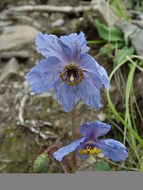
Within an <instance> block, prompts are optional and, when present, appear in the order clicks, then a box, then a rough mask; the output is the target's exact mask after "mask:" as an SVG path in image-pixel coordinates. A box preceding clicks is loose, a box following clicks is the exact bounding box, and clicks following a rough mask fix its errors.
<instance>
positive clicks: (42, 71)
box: [26, 57, 60, 93]
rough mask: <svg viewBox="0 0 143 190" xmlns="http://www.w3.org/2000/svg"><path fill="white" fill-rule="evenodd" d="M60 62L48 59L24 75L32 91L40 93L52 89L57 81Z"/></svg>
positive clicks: (52, 58)
mask: <svg viewBox="0 0 143 190" xmlns="http://www.w3.org/2000/svg"><path fill="white" fill-rule="evenodd" d="M59 65H60V60H59V59H57V58H56V57H49V58H48V59H44V60H42V61H41V62H40V63H39V64H37V65H36V66H34V67H33V68H32V69H31V70H30V72H29V73H28V74H27V75H26V79H27V81H28V83H29V84H30V86H31V88H32V91H33V92H35V93H42V92H46V91H48V90H52V89H53V88H54V83H55V82H56V81H57V80H58V79H59Z"/></svg>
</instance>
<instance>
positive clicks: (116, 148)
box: [53, 121, 128, 162]
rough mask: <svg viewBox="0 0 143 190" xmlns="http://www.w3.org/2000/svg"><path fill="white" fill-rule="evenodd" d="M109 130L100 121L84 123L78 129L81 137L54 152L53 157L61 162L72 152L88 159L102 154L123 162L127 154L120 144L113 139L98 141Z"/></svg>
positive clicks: (107, 126) (108, 126) (108, 127)
mask: <svg viewBox="0 0 143 190" xmlns="http://www.w3.org/2000/svg"><path fill="white" fill-rule="evenodd" d="M110 129H111V126H110V125H107V124H105V123H103V122H100V121H96V122H90V123H88V122H84V123H83V125H82V126H81V127H80V133H81V135H82V136H83V137H82V138H80V139H78V140H76V141H74V142H72V143H71V144H69V145H67V146H64V147H62V148H60V149H59V150H57V151H56V152H54V154H53V156H54V158H55V159H56V160H58V161H61V160H62V159H63V157H64V156H66V155H67V154H69V153H70V152H73V151H75V153H76V155H77V156H79V157H80V158H88V157H91V156H92V155H97V154H99V153H101V152H102V153H103V154H104V155H105V156H107V157H108V158H109V159H111V160H113V161H114V162H118V161H121V160H125V159H126V158H127V157H128V153H127V151H126V147H125V146H124V145H123V144H122V143H120V142H119V141H116V140H113V139H106V140H103V139H102V140H101V139H98V137H100V136H102V135H105V134H106V133H108V132H109V130H110Z"/></svg>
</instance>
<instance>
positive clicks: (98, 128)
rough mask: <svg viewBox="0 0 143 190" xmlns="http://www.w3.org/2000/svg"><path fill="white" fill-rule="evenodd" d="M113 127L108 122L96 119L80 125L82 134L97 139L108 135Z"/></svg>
mask: <svg viewBox="0 0 143 190" xmlns="http://www.w3.org/2000/svg"><path fill="white" fill-rule="evenodd" d="M110 129H111V126H110V125H107V124H106V123H103V122H100V121H95V122H84V123H83V125H82V126H81V127H80V133H81V135H82V136H84V137H87V138H88V139H95V140H96V139H97V138H98V137H100V136H102V135H106V134H107V133H108V132H109V131H110Z"/></svg>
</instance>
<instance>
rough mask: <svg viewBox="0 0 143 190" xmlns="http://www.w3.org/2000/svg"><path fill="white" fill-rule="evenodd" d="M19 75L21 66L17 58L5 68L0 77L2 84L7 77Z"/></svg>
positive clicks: (11, 60) (10, 61)
mask: <svg viewBox="0 0 143 190" xmlns="http://www.w3.org/2000/svg"><path fill="white" fill-rule="evenodd" d="M18 73H19V65H18V63H17V60H16V59H15V58H12V59H10V60H9V62H8V63H7V64H6V65H5V66H4V68H3V69H2V71H1V75H0V82H2V81H3V80H4V79H6V78H7V77H10V76H13V75H17V74H18Z"/></svg>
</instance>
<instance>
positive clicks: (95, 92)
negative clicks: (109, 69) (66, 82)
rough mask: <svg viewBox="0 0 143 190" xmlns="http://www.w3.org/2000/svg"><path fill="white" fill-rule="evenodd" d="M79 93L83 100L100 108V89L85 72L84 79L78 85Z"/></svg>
mask: <svg viewBox="0 0 143 190" xmlns="http://www.w3.org/2000/svg"><path fill="white" fill-rule="evenodd" d="M77 95H78V97H79V98H81V99H82V100H83V102H84V103H85V104H87V105H89V106H91V107H93V108H96V109H100V108H101V107H102V104H101V102H100V100H101V97H100V90H99V89H98V88H97V87H96V86H95V84H94V82H93V80H92V79H91V78H89V77H88V75H87V74H86V73H85V74H84V79H83V80H82V82H81V84H79V85H77Z"/></svg>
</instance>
